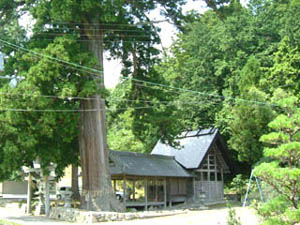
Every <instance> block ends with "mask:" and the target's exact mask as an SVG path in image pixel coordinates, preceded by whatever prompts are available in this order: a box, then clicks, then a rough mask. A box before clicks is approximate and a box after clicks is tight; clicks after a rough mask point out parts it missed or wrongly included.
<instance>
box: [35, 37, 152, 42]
mask: <svg viewBox="0 0 300 225" xmlns="http://www.w3.org/2000/svg"><path fill="white" fill-rule="evenodd" d="M33 39H35V40H45V41H53V40H54V38H53V39H50V38H42V37H33ZM65 40H69V41H78V42H90V41H99V40H97V39H65ZM123 42H124V43H146V42H154V40H151V41H150V40H143V41H141V40H134V39H133V40H131V41H128V40H122V39H120V40H115V41H114V40H104V41H103V43H123Z"/></svg>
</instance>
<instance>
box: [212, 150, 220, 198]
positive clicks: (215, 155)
mask: <svg viewBox="0 0 300 225" xmlns="http://www.w3.org/2000/svg"><path fill="white" fill-rule="evenodd" d="M214 164H215V167H214V168H215V188H216V193H214V197H215V199H220V197H221V196H220V191H219V190H220V187H219V183H218V174H217V173H218V170H217V169H218V167H217V152H216V151H214Z"/></svg>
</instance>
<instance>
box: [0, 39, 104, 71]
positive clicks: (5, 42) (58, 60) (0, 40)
mask: <svg viewBox="0 0 300 225" xmlns="http://www.w3.org/2000/svg"><path fill="white" fill-rule="evenodd" d="M0 42H2V43H3V44H5V45H6V46H12V47H15V48H17V49H21V50H23V51H26V52H29V53H31V54H34V55H37V56H40V57H45V58H47V59H49V60H51V61H57V62H60V63H64V64H67V65H70V66H73V67H78V68H82V69H84V70H88V71H92V72H95V73H101V74H103V71H101V70H97V69H93V68H90V67H86V66H82V65H79V64H76V63H73V62H68V61H65V60H62V59H59V58H55V57H52V56H49V55H45V54H41V53H38V52H35V51H32V50H30V49H26V48H23V47H21V46H18V45H15V44H12V43H10V42H7V41H5V40H2V39H0Z"/></svg>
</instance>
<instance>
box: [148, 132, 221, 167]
mask: <svg viewBox="0 0 300 225" xmlns="http://www.w3.org/2000/svg"><path fill="white" fill-rule="evenodd" d="M217 133H218V129H216V128H210V129H201V130H199V131H189V132H184V133H182V134H181V136H180V137H179V138H178V139H177V140H176V141H177V142H179V144H180V146H181V148H180V149H175V148H174V147H171V146H169V145H166V144H163V143H161V142H160V141H159V142H158V143H157V144H156V146H155V147H154V149H153V150H152V152H151V154H152V155H165V156H174V157H175V160H176V161H177V162H178V163H180V164H181V165H182V166H183V167H184V168H186V169H195V168H198V167H199V166H200V163H201V162H202V160H203V159H204V157H205V156H206V153H207V152H208V150H209V149H210V146H211V145H212V143H213V142H214V140H215V138H216V136H217Z"/></svg>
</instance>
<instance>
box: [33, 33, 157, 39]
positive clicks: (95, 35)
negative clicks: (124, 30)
mask: <svg viewBox="0 0 300 225" xmlns="http://www.w3.org/2000/svg"><path fill="white" fill-rule="evenodd" d="M35 34H39V35H45V36H62V35H77V34H75V33H66V32H62V33H35ZM78 35H80V36H81V37H93V38H97V37H99V38H100V37H102V35H99V34H78ZM114 35H115V37H117V38H123V37H125V38H150V37H151V36H150V35H126V34H125V35H124V34H114Z"/></svg>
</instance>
